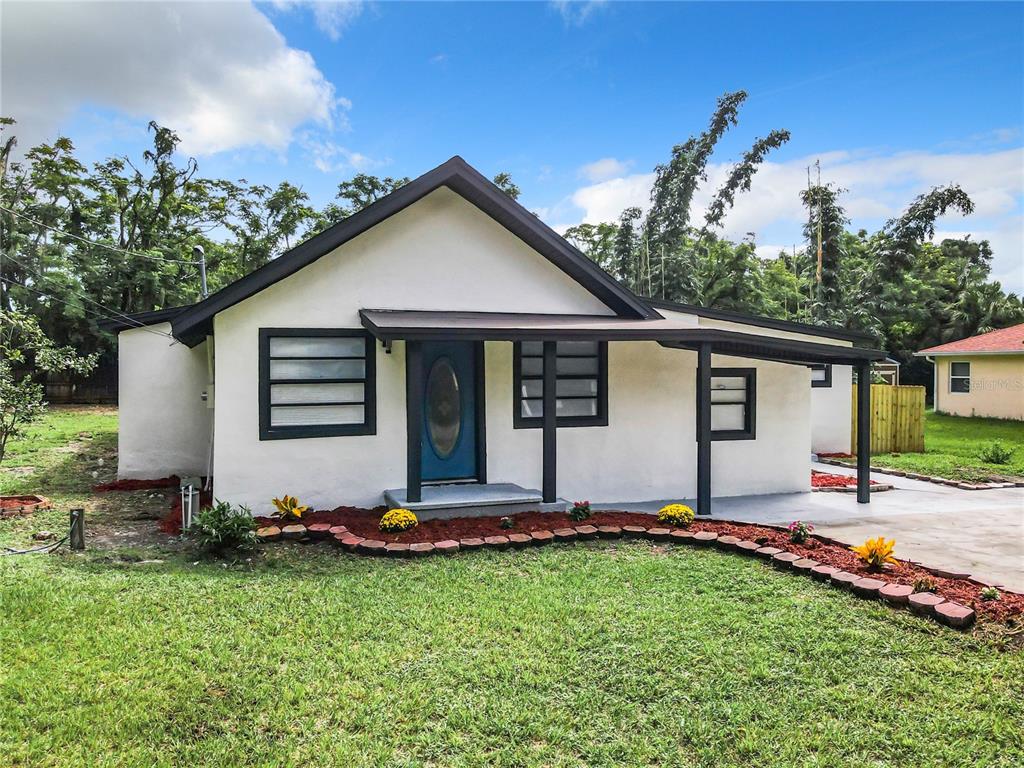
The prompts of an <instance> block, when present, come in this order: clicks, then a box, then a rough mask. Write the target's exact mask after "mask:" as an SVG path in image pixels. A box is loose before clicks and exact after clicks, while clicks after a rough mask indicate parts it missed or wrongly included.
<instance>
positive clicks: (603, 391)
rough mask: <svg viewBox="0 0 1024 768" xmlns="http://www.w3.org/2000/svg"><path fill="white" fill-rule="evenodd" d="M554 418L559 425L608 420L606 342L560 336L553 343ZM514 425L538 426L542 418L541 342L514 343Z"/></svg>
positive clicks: (604, 421) (594, 422) (592, 423)
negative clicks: (566, 338) (571, 339)
mask: <svg viewBox="0 0 1024 768" xmlns="http://www.w3.org/2000/svg"><path fill="white" fill-rule="evenodd" d="M555 355H556V357H555V420H556V424H557V425H558V426H560V427H593V426H605V425H607V424H608V342H605V341H559V342H557V344H556V346H555ZM513 366H514V368H513V370H514V375H513V378H514V380H515V394H516V396H515V398H514V403H515V412H514V414H513V416H514V418H513V424H514V426H515V427H516V429H523V428H528V427H540V426H541V425H542V423H543V417H544V400H543V397H544V342H542V341H523V342H516V344H515V352H514V361H513Z"/></svg>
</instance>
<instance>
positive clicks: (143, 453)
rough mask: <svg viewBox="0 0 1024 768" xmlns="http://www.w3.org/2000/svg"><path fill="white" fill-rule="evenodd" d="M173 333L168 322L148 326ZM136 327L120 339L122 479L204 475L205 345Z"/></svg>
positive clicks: (209, 420)
mask: <svg viewBox="0 0 1024 768" xmlns="http://www.w3.org/2000/svg"><path fill="white" fill-rule="evenodd" d="M148 328H149V331H159V332H160V333H170V331H171V326H170V323H160V324H158V325H153V326H148ZM149 331H146V330H143V329H141V328H134V329H131V330H125V331H121V333H119V334H118V337H117V356H118V372H117V377H118V420H119V428H118V452H117V476H118V477H119V478H135V479H154V478H159V477H167V476H168V475H175V474H176V475H180V476H185V475H205V474H206V472H207V463H208V461H209V451H210V430H211V428H212V426H213V411H212V410H210V409H209V408H207V406H206V403H205V402H204V401H203V399H202V393H203V392H205V391H207V389H208V381H209V365H208V363H207V347H206V342H203V343H202V344H200V345H199V346H197V347H195V348H194V349H189V348H188V347H187V346H185V345H184V344H179V343H172V342H171V340H170V339H169V338H167V337H165V336H158V335H156V334H155V333H151V332H149Z"/></svg>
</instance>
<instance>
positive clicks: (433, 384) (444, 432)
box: [426, 357, 462, 459]
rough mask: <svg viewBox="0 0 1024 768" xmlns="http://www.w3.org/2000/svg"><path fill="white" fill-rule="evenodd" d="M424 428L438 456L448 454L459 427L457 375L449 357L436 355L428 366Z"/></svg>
mask: <svg viewBox="0 0 1024 768" xmlns="http://www.w3.org/2000/svg"><path fill="white" fill-rule="evenodd" d="M426 395H427V396H426V401H427V402H426V412H427V414H426V415H427V432H428V433H429V434H430V442H431V443H432V444H433V446H434V452H435V453H436V454H437V456H438V458H441V459H446V458H448V457H449V456H451V454H452V451H454V450H455V446H456V444H458V442H459V432H460V431H461V430H462V399H461V398H460V397H459V378H458V376H457V375H456V374H455V369H454V368H453V367H452V363H451V361H450V360H449V359H448V358H447V357H439V358H438V359H437V360H435V361H434V364H433V365H432V366H430V373H429V374H428V375H427V393H426Z"/></svg>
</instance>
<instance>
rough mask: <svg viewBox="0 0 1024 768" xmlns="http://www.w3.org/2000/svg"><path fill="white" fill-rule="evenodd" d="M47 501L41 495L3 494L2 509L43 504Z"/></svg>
mask: <svg viewBox="0 0 1024 768" xmlns="http://www.w3.org/2000/svg"><path fill="white" fill-rule="evenodd" d="M44 501H45V499H43V498H42V497H40V496H3V497H0V509H14V508H15V507H17V508H18V509H21V507H29V506H33V505H35V504H42V503H43V502H44Z"/></svg>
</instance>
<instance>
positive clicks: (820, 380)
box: [811, 363, 832, 387]
mask: <svg viewBox="0 0 1024 768" xmlns="http://www.w3.org/2000/svg"><path fill="white" fill-rule="evenodd" d="M811 386H812V387H831V386H832V366H831V365H829V364H828V363H823V364H821V365H812V366H811Z"/></svg>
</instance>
